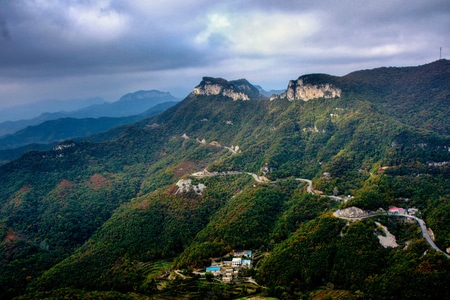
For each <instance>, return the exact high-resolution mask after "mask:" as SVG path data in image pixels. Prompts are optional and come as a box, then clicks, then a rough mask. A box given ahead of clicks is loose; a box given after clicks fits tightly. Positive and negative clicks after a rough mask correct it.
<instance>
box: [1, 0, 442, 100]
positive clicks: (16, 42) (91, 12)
mask: <svg viewBox="0 0 450 300" xmlns="http://www.w3.org/2000/svg"><path fill="white" fill-rule="evenodd" d="M448 28H450V5H449V4H448V1H447V0H430V1H422V0H421V1H418V0H408V1H406V0H389V1H388V0H381V1H356V0H343V1H336V0H327V1H294V0H277V1H274V0H258V1H257V0H242V1H206V0H194V1H181V0H153V1H118V0H117V1H115V0H99V1H94V0H92V1H91V0H83V1H80V0H64V1H63V0H53V1H42V0H15V1H1V2H0V107H1V106H6V105H11V104H12V103H16V102H17V101H24V102H26V101H34V100H39V99H42V98H50V97H51V98H54V97H59V98H61V97H63V98H70V97H72V98H75V97H74V96H76V97H79V96H84V95H86V96H96V95H98V96H103V97H107V98H108V97H109V99H110V100H115V99H117V98H118V97H119V96H120V95H121V93H125V92H130V91H133V90H134V89H149V88H158V89H166V90H174V89H175V90H178V91H180V93H181V94H179V96H183V93H187V92H188V91H189V90H191V89H192V86H193V85H195V84H196V83H198V81H199V80H200V79H201V77H202V76H204V75H210V76H223V77H227V78H229V79H234V78H242V77H247V78H248V79H249V80H251V81H254V82H255V83H258V84H262V85H263V86H265V87H267V88H268V89H270V88H280V87H284V86H285V84H286V83H287V81H288V80H289V79H292V78H296V77H298V76H299V75H302V74H304V73H309V72H325V73H330V74H336V75H343V74H345V73H348V72H350V71H353V70H356V69H361V68H374V67H379V66H385V65H398V66H401V65H417V64H423V63H427V62H430V61H432V60H435V59H437V58H438V52H439V47H443V54H445V53H448V52H449V50H448V49H450V44H449V41H448V32H447V31H448ZM446 51H447V52H446ZM444 56H445V55H444Z"/></svg>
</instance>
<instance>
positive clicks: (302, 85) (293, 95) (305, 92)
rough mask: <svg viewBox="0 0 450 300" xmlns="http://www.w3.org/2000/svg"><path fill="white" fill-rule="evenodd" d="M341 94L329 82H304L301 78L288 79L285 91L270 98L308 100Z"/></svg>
mask: <svg viewBox="0 0 450 300" xmlns="http://www.w3.org/2000/svg"><path fill="white" fill-rule="evenodd" d="M340 96H341V89H339V88H337V87H335V86H333V85H332V84H330V83H321V84H310V83H306V82H304V80H303V79H302V78H299V79H297V80H291V81H289V85H288V87H287V89H286V92H284V93H282V94H280V95H273V96H272V97H270V100H275V99H288V100H289V101H294V100H303V101H308V100H311V99H317V98H335V97H340Z"/></svg>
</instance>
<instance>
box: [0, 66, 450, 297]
mask: <svg viewBox="0 0 450 300" xmlns="http://www.w3.org/2000/svg"><path fill="white" fill-rule="evenodd" d="M416 83H417V84H416ZM449 86H450V63H449V61H447V60H439V61H436V62H433V63H430V64H427V65H423V66H418V67H395V68H377V69H373V70H363V71H356V72H352V73H350V74H348V75H345V76H340V77H338V76H331V75H325V74H308V75H302V76H300V77H299V78H298V79H294V80H291V81H290V82H289V83H288V84H287V89H286V91H285V92H282V93H280V94H278V95H277V96H274V97H267V96H263V95H261V94H260V93H259V90H258V88H256V87H255V86H253V85H252V84H251V83H250V82H248V81H247V80H245V79H240V80H232V81H228V80H226V79H222V78H212V77H204V78H203V80H202V81H201V82H200V83H199V84H198V85H197V86H196V87H194V88H193V91H192V93H190V94H189V95H188V96H187V97H186V98H185V99H184V100H183V101H181V102H178V103H177V104H175V105H173V106H171V107H169V108H167V109H166V110H164V112H162V113H160V114H158V115H155V116H149V117H146V118H143V119H140V120H138V121H136V122H134V123H132V124H128V125H126V126H122V127H117V128H114V129H111V130H110V131H107V132H104V133H101V134H98V135H94V136H89V137H84V138H77V139H74V140H69V141H65V142H62V143H59V144H58V145H55V146H53V147H51V148H50V149H47V150H43V151H30V152H26V153H24V154H23V155H21V156H20V157H18V158H15V159H12V160H11V161H9V162H7V163H5V164H4V165H2V166H0V182H2V187H1V189H2V190H1V193H0V238H1V239H0V240H1V242H0V253H1V256H0V298H1V299H12V298H15V299H45V298H53V299H61V298H64V297H68V298H74V299H77V298H96V299H99V298H105V299H108V298H109V299H179V298H185V299H235V298H239V297H262V298H265V297H268V298H270V297H272V298H277V299H327V298H328V299H329V298H332V299H437V298H450V295H449V291H448V289H447V288H446V287H447V286H448V285H449V284H450V282H449V278H450V276H449V270H450V260H449V259H448V257H449V253H448V251H449V250H448V249H450V232H449V230H448V222H449V221H450V168H449V165H448V163H446V162H448V161H450V152H449V149H450V132H449V130H448V129H449V128H450V119H449V117H448V116H449V115H450V114H448V113H447V112H450V105H449V102H448V95H450V91H449V89H448V87H449ZM430 87H433V88H432V89H431V88H430ZM343 199H345V201H343ZM380 208H381V209H382V210H379V209H380ZM390 208H391V209H392V212H390V211H389V209H390ZM394 208H395V209H397V210H396V211H397V212H396V213H394V212H393V211H394ZM402 208H404V210H405V211H407V210H408V209H409V211H410V212H414V213H416V216H412V215H407V214H406V212H404V213H403V211H402ZM345 210H348V211H350V212H351V213H352V214H351V215H341V214H340V213H341V212H343V211H345ZM377 211H378V212H377ZM361 212H362V213H361ZM372 212H374V213H372ZM429 228H432V230H433V233H434V241H433V240H432V239H431V237H430V236H429V235H428V233H427V232H428V229H429ZM380 237H386V238H387V239H390V241H388V242H384V243H383V242H382V239H380ZM394 238H395V243H394V242H393V239H394ZM387 245H394V246H387ZM239 249H243V250H245V249H247V250H249V251H251V253H252V262H251V266H252V267H251V268H248V269H245V270H244V269H239V270H238V269H236V271H237V273H238V274H237V275H239V276H237V277H235V276H234V275H235V274H234V272H235V270H234V269H233V270H232V271H231V270H230V267H229V266H228V262H229V261H231V267H232V264H233V258H235V257H234V255H235V253H236V251H237V250H239ZM439 249H441V250H439ZM434 250H436V251H434ZM230 254H231V255H230ZM236 256H237V257H236V258H241V261H240V262H241V264H242V255H236ZM224 257H225V258H224ZM224 261H227V265H226V266H225V263H224ZM219 263H220V264H223V266H220V264H219ZM237 263H238V260H236V264H237ZM219 266H220V267H223V268H224V274H225V275H224V274H221V278H222V280H218V279H219V277H220V276H219V277H217V278H216V277H214V276H213V277H211V275H210V274H209V273H208V274H207V272H206V270H207V269H206V268H208V267H213V269H211V272H214V271H215V270H216V269H214V267H219ZM203 273H204V274H203ZM239 273H240V274H239ZM227 274H228V275H229V274H232V277H231V278H233V279H227V278H229V276H228V275H227ZM224 277H225V278H226V279H225V280H223V278H224ZM244 277H245V278H250V277H251V280H250V281H242V280H239V278H244ZM236 278H237V281H234V280H235V279H236ZM224 281H227V282H226V283H224ZM228 281H229V282H228Z"/></svg>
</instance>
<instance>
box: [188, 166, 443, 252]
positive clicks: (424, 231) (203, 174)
mask: <svg viewBox="0 0 450 300" xmlns="http://www.w3.org/2000/svg"><path fill="white" fill-rule="evenodd" d="M243 173H245V174H248V175H251V176H252V177H253V179H254V180H255V181H256V182H260V183H267V182H271V181H269V180H268V179H267V178H266V177H260V176H258V175H256V174H254V173H250V172H239V171H230V172H225V173H219V172H212V173H210V172H208V171H207V170H206V169H205V170H203V171H202V172H198V173H193V174H191V176H194V177H210V176H217V175H236V174H243ZM295 180H298V181H302V182H306V183H307V184H308V188H307V191H308V193H310V194H314V190H313V188H312V181H311V180H309V179H304V178H295ZM328 197H330V198H331V199H334V200H342V198H340V197H336V196H328ZM336 212H337V211H336ZM336 212H335V213H334V214H333V215H334V216H335V217H338V218H341V219H347V220H357V219H366V218H373V217H376V216H380V215H378V214H375V215H368V216H364V217H361V218H345V217H341V216H339V215H338V214H336ZM382 215H385V216H389V217H405V218H411V219H414V220H416V222H417V223H418V224H419V226H420V229H421V230H422V236H423V237H424V239H425V240H426V241H427V243H428V244H429V245H430V246H431V247H432V248H433V249H434V250H436V251H437V252H440V253H442V254H444V255H445V256H447V258H450V255H449V254H447V253H445V252H444V251H442V250H441V249H439V248H438V247H437V246H436V244H435V243H434V242H433V240H432V239H431V237H430V235H429V234H428V230H427V225H426V224H425V222H424V221H423V220H422V219H420V218H418V217H416V216H410V215H406V214H382Z"/></svg>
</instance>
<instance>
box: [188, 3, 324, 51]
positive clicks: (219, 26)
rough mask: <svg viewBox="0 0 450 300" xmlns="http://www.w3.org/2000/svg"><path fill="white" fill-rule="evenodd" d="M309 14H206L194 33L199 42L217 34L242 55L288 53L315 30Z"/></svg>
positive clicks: (216, 36)
mask: <svg viewBox="0 0 450 300" xmlns="http://www.w3.org/2000/svg"><path fill="white" fill-rule="evenodd" d="M316 20H317V16H315V15H313V14H292V15H291V14H278V13H272V14H268V13H261V12H252V13H250V14H218V13H214V14H209V15H208V16H207V25H206V28H205V29H204V30H203V31H202V32H200V33H199V34H198V35H197V37H196V42H197V43H200V44H205V43H215V42H216V39H217V38H218V37H221V38H222V39H223V40H224V41H225V42H227V46H228V47H229V48H230V49H232V50H234V51H237V53H240V54H244V55H250V54H254V55H271V54H277V55H280V54H292V53H296V52H298V51H299V48H301V47H302V43H304V42H305V39H306V38H307V37H309V36H311V35H314V34H315V33H316V32H318V30H319V27H320V26H319V23H318V22H317V21H316Z"/></svg>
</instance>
